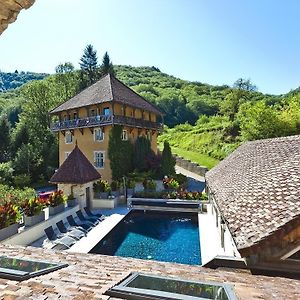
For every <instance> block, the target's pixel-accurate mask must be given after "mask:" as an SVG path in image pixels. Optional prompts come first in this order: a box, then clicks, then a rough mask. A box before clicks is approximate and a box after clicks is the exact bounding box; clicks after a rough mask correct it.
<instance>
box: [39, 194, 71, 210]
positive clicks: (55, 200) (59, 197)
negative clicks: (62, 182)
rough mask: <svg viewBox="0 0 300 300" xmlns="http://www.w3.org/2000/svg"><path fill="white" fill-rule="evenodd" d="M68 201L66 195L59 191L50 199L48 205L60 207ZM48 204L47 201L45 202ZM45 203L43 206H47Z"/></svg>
mask: <svg viewBox="0 0 300 300" xmlns="http://www.w3.org/2000/svg"><path fill="white" fill-rule="evenodd" d="M66 201H67V196H65V195H64V193H63V191H61V190H58V191H55V192H53V193H52V194H51V195H50V196H49V198H48V205H49V206H51V207H55V206H58V205H60V204H63V203H65V202H66ZM43 202H45V203H47V201H43ZM45 203H43V204H45Z"/></svg>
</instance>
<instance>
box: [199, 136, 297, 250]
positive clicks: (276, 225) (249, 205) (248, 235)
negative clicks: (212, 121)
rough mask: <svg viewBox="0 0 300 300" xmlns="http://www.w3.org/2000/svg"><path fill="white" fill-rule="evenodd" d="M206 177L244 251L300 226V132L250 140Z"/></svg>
mask: <svg viewBox="0 0 300 300" xmlns="http://www.w3.org/2000/svg"><path fill="white" fill-rule="evenodd" d="M205 177H206V182H207V185H208V187H209V189H210V191H211V193H212V194H213V196H214V199H215V200H216V202H217V205H218V207H219V209H220V211H221V214H222V215H223V217H224V218H225V221H226V222H227V224H228V228H229V230H230V232H231V234H232V236H233V238H234V240H235V243H236V245H237V248H238V249H239V250H241V249H244V248H248V247H251V246H253V245H255V244H257V243H259V242H261V241H263V240H265V239H266V238H268V237H270V236H272V235H273V234H275V233H276V231H279V230H280V229H282V228H284V226H287V225H288V223H289V224H291V222H293V223H296V224H297V223H298V224H300V136H299V135H297V136H290V137H283V138H274V139H266V140H259V141H253V142H248V143H245V144H243V145H242V146H240V147H239V148H238V149H237V150H236V151H234V152H233V153H232V154H231V155H229V156H228V157H227V158H226V159H224V160H223V161H222V162H221V163H220V164H219V165H217V166H216V167H215V168H213V169H212V170H211V171H209V172H208V173H207V174H206V176H205ZM296 226H297V225H296Z"/></svg>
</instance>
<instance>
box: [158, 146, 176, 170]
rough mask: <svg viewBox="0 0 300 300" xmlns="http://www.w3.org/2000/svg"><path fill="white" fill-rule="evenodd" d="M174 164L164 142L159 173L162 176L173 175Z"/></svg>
mask: <svg viewBox="0 0 300 300" xmlns="http://www.w3.org/2000/svg"><path fill="white" fill-rule="evenodd" d="M175 164H176V160H175V158H174V157H173V155H172V152H171V147H170V145H169V143H168V142H167V141H165V142H164V149H163V152H162V161H161V172H162V174H163V175H167V176H170V175H173V174H175Z"/></svg>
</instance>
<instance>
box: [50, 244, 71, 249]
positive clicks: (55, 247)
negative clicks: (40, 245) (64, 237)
mask: <svg viewBox="0 0 300 300" xmlns="http://www.w3.org/2000/svg"><path fill="white" fill-rule="evenodd" d="M50 249H52V250H67V249H69V248H68V247H67V246H65V245H62V244H55V243H53V244H52V246H51V248H50Z"/></svg>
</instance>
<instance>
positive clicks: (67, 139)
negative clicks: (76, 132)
mask: <svg viewBox="0 0 300 300" xmlns="http://www.w3.org/2000/svg"><path fill="white" fill-rule="evenodd" d="M65 142H66V144H72V143H73V135H72V133H71V132H70V131H67V132H66V135H65Z"/></svg>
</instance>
